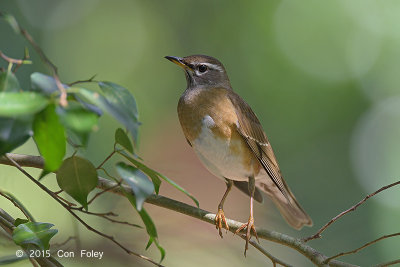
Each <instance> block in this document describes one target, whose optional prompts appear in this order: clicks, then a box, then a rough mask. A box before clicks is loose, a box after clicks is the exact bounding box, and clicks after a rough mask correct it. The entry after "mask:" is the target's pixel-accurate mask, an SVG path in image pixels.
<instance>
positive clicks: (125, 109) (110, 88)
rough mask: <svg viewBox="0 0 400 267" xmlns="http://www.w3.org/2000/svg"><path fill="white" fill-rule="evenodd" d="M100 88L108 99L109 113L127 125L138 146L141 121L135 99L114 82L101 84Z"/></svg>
mask: <svg viewBox="0 0 400 267" xmlns="http://www.w3.org/2000/svg"><path fill="white" fill-rule="evenodd" d="M99 87H100V88H101V90H102V92H103V94H104V97H105V99H106V102H105V103H106V109H107V111H108V112H109V113H110V114H111V115H113V116H114V117H115V118H116V119H117V120H118V121H119V122H121V123H122V124H123V125H125V127H126V128H127V129H128V131H129V132H130V133H131V135H132V137H133V141H134V143H135V144H137V139H138V128H139V121H138V111H137V106H136V101H135V98H134V97H133V96H132V94H131V93H130V92H129V91H128V90H127V89H126V88H124V87H122V86H120V85H118V84H115V83H112V82H99Z"/></svg>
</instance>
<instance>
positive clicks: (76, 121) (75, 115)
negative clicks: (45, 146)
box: [57, 102, 98, 133]
mask: <svg viewBox="0 0 400 267" xmlns="http://www.w3.org/2000/svg"><path fill="white" fill-rule="evenodd" d="M57 111H58V114H59V115H60V119H61V122H62V123H63V124H64V125H65V127H66V128H68V129H71V130H72V131H74V132H78V133H87V132H91V131H93V130H95V129H96V125H97V119H98V116H97V115H96V114H95V113H93V112H91V111H89V110H87V109H85V108H84V107H82V106H81V105H79V104H78V103H75V102H69V105H68V107H66V108H61V107H60V108H59V109H58V110H57Z"/></svg>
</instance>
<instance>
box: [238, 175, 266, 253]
mask: <svg viewBox="0 0 400 267" xmlns="http://www.w3.org/2000/svg"><path fill="white" fill-rule="evenodd" d="M255 189H256V180H255V179H254V177H252V176H251V177H249V193H250V217H249V221H248V222H247V223H245V224H243V225H242V226H241V227H240V228H239V229H237V230H236V232H235V234H238V233H239V232H240V231H242V230H243V229H245V228H247V229H246V246H245V248H244V256H246V251H247V249H248V248H249V241H250V238H251V231H253V234H254V236H255V237H256V238H257V241H258V243H260V241H259V240H258V236H257V232H256V228H255V227H254V217H253V200H254V191H255Z"/></svg>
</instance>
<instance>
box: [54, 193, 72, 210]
mask: <svg viewBox="0 0 400 267" xmlns="http://www.w3.org/2000/svg"><path fill="white" fill-rule="evenodd" d="M54 195H55V196H56V197H57V198H59V199H60V200H62V201H64V202H65V204H67V205H68V206H70V207H71V208H72V207H74V206H76V204H75V203H72V202H70V201H68V200H66V199H65V198H63V197H61V196H59V195H58V194H56V193H54Z"/></svg>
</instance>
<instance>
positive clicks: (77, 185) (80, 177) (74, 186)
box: [57, 156, 98, 210]
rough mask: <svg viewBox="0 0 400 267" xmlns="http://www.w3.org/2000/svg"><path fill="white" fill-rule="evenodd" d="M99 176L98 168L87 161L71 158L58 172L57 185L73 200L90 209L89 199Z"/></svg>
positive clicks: (65, 161) (75, 157)
mask: <svg viewBox="0 0 400 267" xmlns="http://www.w3.org/2000/svg"><path fill="white" fill-rule="evenodd" d="M97 182H98V176H97V171H96V168H95V167H94V166H93V164H92V163H91V162H90V161H88V160H87V159H84V158H81V157H77V156H74V157H71V158H68V159H66V160H64V162H63V164H62V165H61V167H60V169H58V171H57V183H58V185H59V186H60V188H61V189H62V190H64V191H65V192H66V193H67V194H68V195H70V196H71V197H72V198H73V199H75V200H76V201H77V202H79V203H80V204H81V205H82V206H83V207H84V208H85V209H86V210H87V209H88V204H87V197H88V195H89V193H90V192H91V191H92V190H93V189H94V188H95V187H96V185H97Z"/></svg>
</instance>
